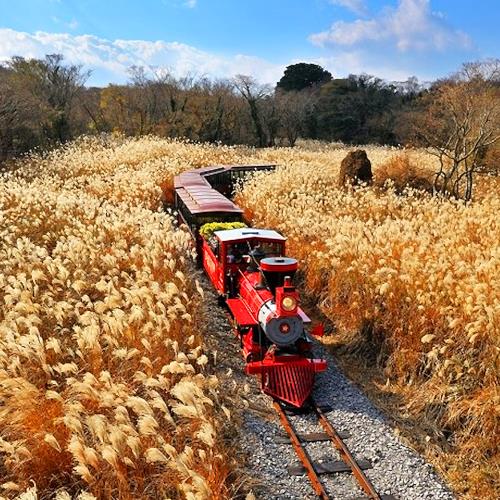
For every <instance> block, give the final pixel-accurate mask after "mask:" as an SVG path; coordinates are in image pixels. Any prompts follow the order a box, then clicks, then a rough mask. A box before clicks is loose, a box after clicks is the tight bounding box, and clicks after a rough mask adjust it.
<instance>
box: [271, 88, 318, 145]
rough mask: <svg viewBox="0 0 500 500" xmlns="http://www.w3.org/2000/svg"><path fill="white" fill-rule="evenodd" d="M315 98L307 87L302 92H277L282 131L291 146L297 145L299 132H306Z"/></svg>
mask: <svg viewBox="0 0 500 500" xmlns="http://www.w3.org/2000/svg"><path fill="white" fill-rule="evenodd" d="M315 100H316V98H315V95H314V94H313V93H312V92H311V91H310V90H307V89H305V90H302V91H301V92H294V91H290V92H277V93H276V103H277V104H276V106H277V109H278V114H279V120H280V126H281V132H282V134H283V135H284V136H285V137H286V139H287V141H288V145H289V146H290V147H294V146H295V143H296V141H297V139H298V137H299V134H301V133H303V132H304V130H305V127H306V119H307V117H308V113H309V112H310V111H311V110H312V108H313V106H314V102H315Z"/></svg>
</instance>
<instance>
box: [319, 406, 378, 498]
mask: <svg viewBox="0 0 500 500" xmlns="http://www.w3.org/2000/svg"><path fill="white" fill-rule="evenodd" d="M313 409H314V412H315V413H316V415H317V417H318V419H319V423H320V424H321V427H323V429H324V430H325V433H326V434H327V435H328V437H329V438H330V440H331V442H332V444H333V445H334V446H335V448H336V449H337V451H338V452H339V454H340V457H341V458H342V460H343V461H344V462H345V463H346V465H348V466H349V467H350V469H351V471H352V473H353V475H354V477H355V478H356V480H357V482H358V484H359V485H360V486H361V488H362V489H363V491H364V492H365V493H366V494H367V495H368V497H369V498H370V499H373V500H381V498H382V497H381V496H380V495H379V494H378V493H377V490H376V489H375V487H374V486H373V484H372V483H371V482H370V480H369V479H368V478H367V477H366V474H365V473H364V472H363V471H362V470H361V468H360V467H359V465H358V463H357V462H356V460H355V459H354V457H353V456H352V454H351V452H350V451H349V448H347V445H346V444H345V443H344V441H342V438H341V437H340V436H339V434H338V432H337V431H336V430H335V429H334V427H333V426H332V424H331V423H330V421H329V420H328V419H327V418H326V417H325V414H324V413H323V411H322V410H321V408H320V407H319V406H318V405H317V404H316V403H314V402H313Z"/></svg>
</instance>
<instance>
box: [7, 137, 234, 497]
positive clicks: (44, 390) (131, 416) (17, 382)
mask: <svg viewBox="0 0 500 500" xmlns="http://www.w3.org/2000/svg"><path fill="white" fill-rule="evenodd" d="M237 159H238V156H237V153H236V151H235V150H233V149H231V148H223V147H220V148H216V147H209V146H190V145H188V144H185V143H180V142H175V141H160V140H156V139H153V138H144V139H141V140H126V139H123V138H119V137H118V138H115V139H110V138H104V139H88V138H84V139H81V140H79V141H77V142H76V143H73V144H70V145H68V146H66V147H64V148H62V149H60V150H58V151H55V152H53V153H51V154H49V155H47V156H45V157H42V156H37V155H33V156H31V157H29V158H27V159H24V160H22V161H20V162H19V163H18V165H17V169H16V170H14V171H11V172H10V173H7V174H4V175H3V176H2V177H0V221H1V224H0V226H1V229H0V289H1V290H2V293H1V296H0V478H1V481H0V488H1V490H0V494H4V495H7V496H13V495H16V494H17V493H19V492H23V491H25V495H27V496H28V497H31V498H35V497H36V496H37V495H40V496H41V497H46V496H48V495H50V494H53V493H54V492H55V491H56V490H60V489H61V488H63V490H60V491H59V495H62V497H61V498H63V497H64V495H69V494H71V495H77V494H79V493H80V492H82V491H83V492H86V493H85V494H83V497H85V495H87V497H88V498H90V497H92V495H93V496H95V497H97V498H168V497H170V498H178V497H181V496H182V497H186V498H192V499H194V498H197V499H202V498H209V497H212V498H221V497H227V496H230V488H231V484H230V483H231V481H229V479H228V477H229V475H230V474H231V471H232V470H233V469H234V465H235V464H234V457H233V456H231V455H229V454H226V451H227V444H226V443H224V442H223V441H221V440H220V438H219V435H220V434H221V433H222V434H223V433H224V427H225V426H226V424H225V421H227V417H226V415H225V413H224V412H223V411H222V408H221V399H220V397H219V394H218V381H217V379H216V378H215V377H214V376H210V375H208V374H207V373H206V365H207V362H208V358H207V356H206V354H204V353H203V349H202V344H201V340H202V339H201V336H200V334H201V333H202V332H203V331H204V328H205V325H203V324H201V321H200V319H199V315H198V311H199V309H200V307H202V292H201V289H200V288H199V286H198V284H197V283H196V282H195V281H194V279H192V278H190V276H192V265H193V264H192V263H193V248H192V244H191V242H190V238H189V236H188V235H187V233H185V232H183V231H180V230H177V229H175V227H174V225H173V219H172V216H171V215H169V214H168V213H165V212H163V211H162V210H161V209H160V199H161V189H160V186H161V185H164V186H171V185H172V179H173V175H174V174H175V173H177V172H179V171H180V170H182V169H186V168H193V167H194V168H196V167H197V166H202V165H206V164H212V163H218V162H230V161H237ZM224 439H225V438H224ZM231 480H232V481H234V478H232V479H231ZM80 496H81V495H80ZM83 497H82V498H83Z"/></svg>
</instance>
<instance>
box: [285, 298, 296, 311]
mask: <svg viewBox="0 0 500 500" xmlns="http://www.w3.org/2000/svg"><path fill="white" fill-rule="evenodd" d="M281 307H282V309H284V310H285V311H293V310H294V309H295V308H296V307H297V301H296V300H295V298H294V297H285V298H284V299H283V300H282V301H281Z"/></svg>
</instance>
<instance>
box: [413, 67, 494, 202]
mask: <svg viewBox="0 0 500 500" xmlns="http://www.w3.org/2000/svg"><path fill="white" fill-rule="evenodd" d="M415 134H416V137H417V139H418V140H419V141H420V142H421V144H422V145H424V146H425V147H427V149H428V151H429V152H430V153H431V154H433V155H435V156H436V157H437V158H438V159H439V165H440V167H439V170H438V171H437V172H436V175H435V179H434V190H435V192H439V193H442V194H450V193H451V194H453V195H454V196H455V197H457V198H463V199H464V200H466V201H468V200H470V199H471V198H472V188H473V180H474V173H475V172H476V171H477V170H478V168H479V167H480V166H481V163H482V160H483V158H484V152H485V151H486V150H487V149H488V148H490V147H491V146H493V145H494V144H495V143H496V142H497V141H498V140H499V139H500V61H499V60H496V61H487V62H485V63H484V62H483V63H471V64H466V65H464V66H463V68H462V70H461V71H460V72H459V73H458V74H456V75H454V77H452V78H450V79H448V80H446V81H443V82H438V84H437V85H435V87H434V88H433V89H432V90H431V91H430V92H429V93H428V94H427V95H426V96H425V111H424V112H423V113H422V114H421V116H419V117H417V119H416V121H415Z"/></svg>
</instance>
